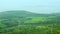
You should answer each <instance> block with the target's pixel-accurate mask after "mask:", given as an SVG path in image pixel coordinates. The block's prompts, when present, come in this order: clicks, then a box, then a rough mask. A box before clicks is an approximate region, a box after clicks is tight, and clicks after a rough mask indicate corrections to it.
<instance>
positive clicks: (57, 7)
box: [0, 0, 60, 13]
mask: <svg viewBox="0 0 60 34" xmlns="http://www.w3.org/2000/svg"><path fill="white" fill-rule="evenodd" d="M9 10H26V11H31V12H35V13H57V12H60V0H0V12H2V11H9Z"/></svg>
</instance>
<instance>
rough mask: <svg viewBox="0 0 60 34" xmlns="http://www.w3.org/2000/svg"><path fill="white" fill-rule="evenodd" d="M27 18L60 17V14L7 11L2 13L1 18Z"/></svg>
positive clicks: (0, 13)
mask: <svg viewBox="0 0 60 34" xmlns="http://www.w3.org/2000/svg"><path fill="white" fill-rule="evenodd" d="M27 16H43V17H46V16H60V13H55V14H37V13H32V12H28V11H24V10H13V11H5V12H0V17H27Z"/></svg>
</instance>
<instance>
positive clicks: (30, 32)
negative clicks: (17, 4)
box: [0, 10, 60, 34]
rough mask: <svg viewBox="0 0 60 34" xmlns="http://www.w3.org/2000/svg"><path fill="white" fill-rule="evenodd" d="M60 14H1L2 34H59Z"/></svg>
mask: <svg viewBox="0 0 60 34" xmlns="http://www.w3.org/2000/svg"><path fill="white" fill-rule="evenodd" d="M59 26H60V13H55V14H37V13H32V12H28V11H23V10H21V11H20V10H18V11H5V12H0V34H57V33H58V34H59V33H60V27H59Z"/></svg>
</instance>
